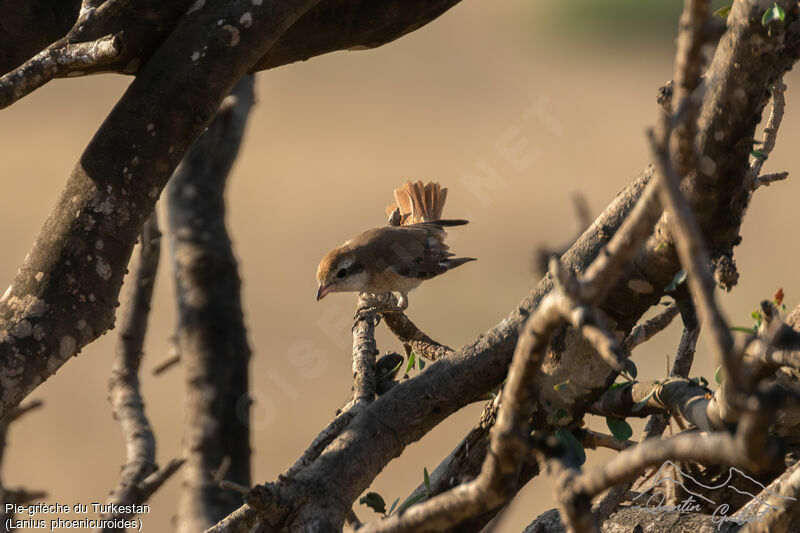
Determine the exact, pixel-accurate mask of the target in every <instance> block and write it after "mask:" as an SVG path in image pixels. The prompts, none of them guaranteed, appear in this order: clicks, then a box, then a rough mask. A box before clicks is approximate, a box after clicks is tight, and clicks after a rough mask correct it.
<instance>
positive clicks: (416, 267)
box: [387, 224, 474, 280]
mask: <svg viewBox="0 0 800 533" xmlns="http://www.w3.org/2000/svg"><path fill="white" fill-rule="evenodd" d="M391 229H392V230H394V231H392V233H391V234H390V235H391V237H392V240H393V242H392V245H391V254H390V258H391V259H390V260H389V265H388V267H387V268H388V269H390V270H392V271H393V272H394V273H395V274H397V275H399V276H403V277H406V278H414V279H419V280H425V279H430V278H432V277H435V276H438V275H439V274H443V273H445V272H447V271H448V270H450V269H451V268H455V267H457V266H459V265H463V264H464V263H466V262H468V261H473V260H474V259H472V258H454V257H453V254H452V253H450V251H449V247H448V246H447V244H445V242H444V237H445V235H446V234H445V232H444V230H443V229H442V228H441V227H440V226H438V225H435V224H416V225H414V226H401V227H398V228H391Z"/></svg>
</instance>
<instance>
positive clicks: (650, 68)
mask: <svg viewBox="0 0 800 533" xmlns="http://www.w3.org/2000/svg"><path fill="white" fill-rule="evenodd" d="M595 4H601V3H598V2H591V1H590V0H584V1H580V0H570V1H567V2H556V1H555V0H549V1H543V2H530V1H528V0H502V1H494V2H478V1H477V0H464V2H463V3H462V4H461V5H458V6H456V7H455V8H453V9H452V10H451V11H450V12H448V13H447V14H445V15H444V16H443V17H441V19H439V20H437V21H435V22H434V23H433V24H431V25H429V26H427V27H425V28H423V29H421V30H420V31H417V32H415V33H414V34H412V35H409V36H406V37H404V38H402V39H400V40H399V41H397V42H395V43H392V44H390V45H388V46H384V47H382V48H379V49H377V50H374V51H363V52H342V53H336V54H331V55H328V56H324V57H320V58H316V59H313V60H311V61H308V62H305V63H301V64H295V65H290V66H286V67H282V68H279V69H277V70H274V71H270V72H266V73H261V74H260V75H259V76H258V78H257V91H258V105H257V107H256V108H255V110H254V112H253V114H252V116H251V121H250V124H249V127H248V134H247V137H246V140H245V144H244V148H243V151H242V153H241V155H240V159H239V161H238V163H237V165H236V167H235V168H234V172H233V176H232V179H231V182H230V187H229V192H228V199H229V205H230V207H229V226H230V230H231V233H232V236H233V240H234V244H235V249H236V253H237V255H238V257H239V259H240V261H241V263H240V268H241V273H242V277H243V280H244V304H245V307H246V309H245V311H246V316H247V324H248V327H249V335H250V341H251V344H252V347H253V352H254V355H253V359H252V367H251V368H252V379H251V381H252V388H253V394H254V398H255V401H256V406H255V409H254V412H253V428H252V429H253V434H252V446H253V450H254V456H253V479H254V481H258V482H264V481H269V480H273V479H274V478H275V477H276V476H277V474H279V473H280V472H282V471H283V470H284V469H285V468H286V467H288V466H289V465H290V464H292V462H293V461H294V460H295V459H296V458H297V456H298V455H299V454H300V453H301V452H302V450H303V449H304V448H305V446H306V445H307V444H308V443H309V442H310V441H311V440H312V439H313V437H314V436H315V435H316V434H317V432H318V431H319V430H320V429H321V428H322V427H324V425H325V424H326V423H327V422H328V421H329V419H330V418H331V417H332V415H333V413H334V411H335V410H336V408H337V407H339V406H340V405H341V404H342V403H343V402H344V401H345V400H346V399H347V397H348V395H349V392H350V386H351V370H350V354H349V351H350V342H351V341H350V339H349V327H350V323H351V317H352V312H353V306H354V303H355V296H354V295H352V294H338V295H333V296H330V297H328V298H326V299H325V300H323V301H322V302H320V303H317V302H315V300H314V292H315V290H316V285H315V280H314V273H315V269H316V266H317V262H318V261H319V259H320V257H321V256H322V255H323V254H324V253H325V252H326V251H327V250H329V249H330V248H332V247H334V246H336V245H338V244H340V243H341V242H343V241H344V240H346V239H348V238H349V237H351V236H352V235H354V234H355V233H357V232H358V231H360V230H363V229H365V228H367V227H371V226H376V225H382V224H384V223H385V215H384V207H385V205H386V204H387V203H389V202H390V201H391V199H392V198H391V194H392V189H393V188H394V187H395V186H397V185H399V184H400V183H402V182H404V181H405V180H407V179H437V180H439V181H440V182H442V184H443V185H445V186H448V187H449V188H450V193H449V196H448V202H449V205H448V206H447V209H446V214H447V215H449V216H452V217H464V218H469V219H470V220H471V224H470V225H469V226H466V227H464V228H455V229H453V231H451V238H452V246H453V250H454V251H455V252H457V253H459V254H462V255H469V256H475V257H478V258H479V259H480V260H479V261H478V262H476V263H472V264H470V265H468V266H465V267H464V268H460V269H458V270H457V271H455V272H453V273H451V274H448V275H447V276H445V277H442V278H440V279H437V280H434V281H432V282H428V283H426V284H425V286H424V287H423V288H422V289H420V290H418V291H417V292H415V293H413V294H412V296H411V308H410V311H409V315H410V317H411V318H412V319H413V320H415V321H416V322H417V323H418V324H419V325H420V326H421V327H422V328H423V329H424V330H425V331H426V332H428V333H429V334H431V335H432V336H433V337H435V338H437V339H439V340H441V341H442V342H445V343H447V344H449V345H451V346H454V347H455V346H460V345H462V344H463V343H465V342H467V341H468V340H470V339H471V338H473V337H474V336H475V335H477V334H479V333H480V332H482V331H484V330H486V329H487V328H489V327H491V326H492V325H493V324H494V323H495V322H497V321H498V320H500V319H501V318H502V317H503V316H505V314H506V313H507V312H508V311H509V310H510V309H511V308H512V307H513V306H514V305H515V304H516V303H517V302H518V301H519V300H520V299H522V298H523V296H524V295H525V294H526V293H527V292H528V291H529V290H530V289H531V287H533V285H534V284H535V282H536V278H535V276H534V275H533V274H532V272H531V271H530V263H531V261H530V260H531V255H532V251H533V250H534V249H535V248H536V247H537V246H540V245H550V246H560V245H561V244H564V243H565V242H566V241H567V240H568V239H570V238H571V237H572V236H573V235H574V234H575V231H576V229H577V221H576V219H575V215H574V211H573V208H572V202H571V199H570V198H571V196H572V194H573V193H575V192H577V191H581V192H582V193H583V194H585V195H586V197H587V199H588V201H589V204H590V206H591V210H592V215H593V216H594V215H596V214H598V213H599V212H600V210H601V209H602V208H604V207H605V205H606V204H607V203H608V202H609V201H610V200H611V199H612V198H613V197H614V195H615V194H616V193H617V192H618V191H619V190H620V189H622V188H623V187H624V186H625V185H626V184H627V183H628V182H630V181H631V180H632V179H633V178H635V177H636V175H637V174H638V173H639V172H640V171H641V170H642V169H643V168H644V167H645V165H646V164H647V163H648V156H647V148H646V144H645V140H644V130H645V128H646V127H647V126H649V125H651V124H654V121H655V119H656V117H657V112H658V110H657V106H656V102H655V95H656V89H657V88H658V87H659V86H660V85H661V84H662V83H663V82H664V81H666V80H667V79H669V77H670V76H671V68H672V67H671V61H672V54H673V48H672V34H673V33H674V29H673V28H674V27H675V21H676V20H677V19H676V14H677V10H678V9H679V4H680V2H677V1H675V0H672V1H670V2H650V3H644V2H638V0H627V1H625V0H615V1H614V2H604V3H602V6H603V8H602V9H599V8H598V6H597V5H595ZM648 4H649V5H648ZM642 6H644V7H642ZM796 78H797V77H796V75H794V74H792V75H791V76H790V78H789V80H788V82H789V91H788V94H787V100H788V108H787V109H788V113H787V115H786V117H785V118H784V124H783V127H782V132H781V135H780V137H779V142H778V147H777V148H776V150H775V152H774V155H773V157H772V158H770V160H769V162H768V163H767V165H766V167H767V168H766V169H765V170H766V171H776V170H784V169H786V170H790V171H795V170H798V165H797V161H796V160H795V159H794V158H793V157H792V155H793V151H792V150H791V147H792V145H794V144H795V143H797V142H798V140H800V113H798V112H797V110H796V108H795V106H794V105H793V104H794V94H795V91H796V88H795V85H796V83H797V81H798V80H797V79H796ZM129 82H130V79H128V78H124V77H119V76H96V77H92V78H87V79H74V80H69V81H59V82H56V83H53V84H51V85H49V86H47V87H45V88H44V89H41V90H39V91H37V92H36V93H34V94H33V95H31V96H29V97H27V98H25V99H24V100H22V101H20V102H19V103H17V104H15V105H14V106H12V107H11V108H9V109H6V110H3V111H2V112H1V113H0V146H2V156H3V157H2V166H0V169H2V171H1V172H2V179H3V185H4V191H5V193H4V194H2V195H0V227H2V228H6V229H5V231H2V232H0V249H2V250H3V255H2V257H1V258H0V280H7V281H10V280H11V278H12V276H13V275H14V274H15V272H16V270H17V268H18V266H19V265H20V263H21V261H22V259H23V257H24V256H25V254H26V252H27V250H28V248H29V246H30V245H31V243H32V242H33V239H34V237H35V235H36V233H37V232H38V231H39V228H40V226H41V224H42V222H43V221H44V218H45V216H46V215H47V213H48V211H49V209H50V207H51V205H52V204H53V202H54V201H55V199H56V197H57V194H58V192H59V190H60V188H61V186H62V184H63V182H64V180H65V178H66V176H67V175H68V173H69V171H70V169H71V168H72V166H73V165H74V163H75V162H76V161H77V160H78V157H79V155H80V153H81V151H82V150H83V148H84V147H85V145H86V144H87V142H88V140H89V139H90V137H91V136H92V134H93V133H94V131H95V130H96V128H97V126H98V125H99V124H100V122H101V121H102V120H103V118H104V116H105V115H106V114H107V112H108V111H109V110H110V108H111V106H112V105H113V104H114V102H115V101H116V99H117V98H118V97H119V95H120V94H121V92H122V91H123V90H124V88H125V87H126V85H127V84H128V83H129ZM509 147H516V149H517V150H518V151H519V152H520V153H522V154H524V157H521V158H519V157H518V158H514V157H508V155H507V152H508V150H509ZM504 153H506V155H505V156H504V155H503V154H504ZM476 176H477V178H476ZM476 183H477V184H478V185H476ZM798 192H800V182H798V181H797V178H796V177H791V176H790V178H789V181H787V182H784V183H779V184H776V185H773V186H772V187H770V188H766V189H764V190H761V191H759V192H758V194H757V195H756V196H755V198H754V200H753V201H752V203H751V206H750V209H749V212H748V213H747V217H746V219H745V225H744V230H743V237H744V240H743V244H742V245H741V246H740V247H739V248H737V250H736V260H737V262H738V266H739V271H740V273H741V278H740V283H739V286H738V287H737V288H736V289H735V290H734V292H733V293H732V294H730V295H726V296H724V297H723V303H724V305H725V310H726V312H727V315H728V317H729V318H730V319H731V322H732V323H733V324H734V325H751V324H752V319H751V318H750V317H749V314H750V311H751V310H752V309H754V308H755V307H756V305H757V303H758V301H759V300H760V299H762V298H765V297H770V296H771V295H772V293H773V292H774V291H775V289H777V288H778V287H779V286H783V287H784V290H785V292H786V295H787V298H786V300H787V305H788V306H789V307H790V308H791V307H794V305H796V304H797V302H798V301H800V280H798V279H797V276H796V275H795V268H794V265H796V264H797V262H798V259H800V257H798V255H800V254H799V253H798V251H797V247H795V246H794V244H795V243H794V242H793V240H789V241H788V242H787V239H792V238H793V234H792V230H791V227H792V225H791V222H790V220H791V219H790V216H791V213H793V212H794V211H793V210H794V209H796V205H797V204H796V201H797V197H798ZM365 205H368V206H371V207H370V208H369V209H363V210H361V211H359V210H357V209H356V206H365ZM166 244H167V243H166V240H165V242H164V245H165V246H166ZM162 258H163V259H162V268H161V271H160V273H159V278H158V280H157V295H156V298H155V305H154V310H153V313H152V316H151V327H150V331H149V335H148V339H147V343H146V355H145V360H144V370H145V371H144V373H143V392H144V395H145V399H146V401H147V412H148V415H149V416H150V419H151V422H152V425H153V427H154V429H155V432H156V437H157V439H158V456H159V461H160V462H161V463H162V464H163V463H165V462H166V461H167V460H169V459H170V458H171V457H174V456H175V455H177V454H179V453H180V449H181V448H180V441H181V426H182V422H183V420H182V384H183V380H182V373H181V370H180V369H178V368H175V369H173V370H171V371H170V372H169V373H168V374H166V375H164V376H161V377H158V378H154V377H152V376H150V373H149V370H150V369H151V368H152V367H153V366H154V365H155V364H156V363H158V362H159V361H161V360H162V359H163V358H164V357H166V354H167V353H168V351H169V342H168V338H169V336H170V335H171V333H172V329H173V327H174V322H175V316H174V315H175V304H174V302H173V299H172V295H173V285H172V279H171V276H172V273H171V271H170V262H169V256H168V254H166V253H165V254H164V255H162ZM123 294H124V293H123ZM381 330H382V328H381ZM678 335H679V328H678V327H677V326H676V325H673V327H671V328H670V329H669V330H668V331H667V332H665V333H664V334H662V335H660V336H659V337H658V338H657V340H655V341H654V342H651V343H650V344H648V345H646V346H645V347H643V348H641V349H639V351H638V352H637V353H636V354H635V361H636V362H637V364H638V365H639V369H640V376H641V377H657V376H661V375H663V374H664V372H665V365H666V363H665V358H666V356H667V355H671V354H672V353H673V352H674V347H675V346H676V345H677V340H678ZM378 341H379V348H380V349H381V350H382V351H385V350H387V349H393V350H399V349H400V347H399V346H398V345H397V343H396V341H393V339H391V338H390V337H388V336H387V335H386V334H385V332H383V331H381V335H380V337H379V339H378ZM115 342H116V338H115V333H114V332H111V333H110V334H108V335H106V336H105V337H103V338H102V339H101V340H100V341H98V342H96V343H94V344H92V345H91V346H89V347H88V348H87V349H85V350H84V351H83V353H82V354H81V355H80V356H79V357H78V358H76V359H74V360H72V361H70V362H69V363H68V364H67V365H65V366H64V367H63V368H62V369H61V370H60V371H59V372H58V374H57V375H56V376H55V377H53V378H51V379H50V380H49V381H48V382H46V383H45V384H44V385H43V386H41V387H39V388H38V389H37V390H36V391H35V392H34V394H33V395H32V397H34V398H42V399H44V400H45V402H46V406H45V408H44V409H43V410H40V411H37V412H36V413H35V414H31V415H29V416H27V417H26V418H25V419H24V420H23V421H21V422H20V423H18V424H15V425H14V426H13V428H12V431H11V434H10V438H9V445H8V448H7V454H6V457H5V462H4V464H3V465H2V471H3V482H4V483H6V484H8V485H10V486H17V485H25V486H26V487H29V488H37V489H45V490H47V491H48V492H49V494H50V496H49V497H48V501H51V502H61V503H67V504H74V503H77V502H80V503H91V502H102V501H104V499H105V497H106V495H107V492H108V490H109V489H110V488H111V487H112V485H113V484H114V483H115V482H116V480H117V476H118V473H119V466H120V464H121V462H122V460H123V457H124V449H123V443H122V438H121V435H120V431H119V428H118V427H117V426H116V424H115V423H114V421H113V420H112V418H111V414H110V410H109V407H108V404H107V401H106V382H107V377H108V375H109V369H110V362H111V353H112V350H113V346H114V343H115ZM715 368H716V364H715V363H714V362H713V361H710V360H709V358H708V356H707V354H706V351H705V349H704V346H703V342H702V340H701V344H700V349H699V352H698V357H697V363H696V364H695V368H694V372H693V375H704V376H705V377H707V378H708V379H709V380H710V381H712V382H713V378H712V376H713V373H714V369H715ZM409 408H411V409H413V406H409ZM480 409H481V405H480V404H476V405H473V406H470V407H467V408H465V409H463V410H462V411H461V412H459V413H457V414H456V415H454V416H452V417H451V418H450V419H448V420H447V421H446V422H445V423H443V424H441V426H439V427H438V428H437V429H436V430H435V431H433V432H432V433H431V434H429V435H428V436H426V437H425V438H424V439H423V440H422V441H420V442H419V443H416V444H414V445H412V446H411V447H409V448H408V449H407V451H406V453H405V454H404V455H403V456H402V457H401V458H399V459H397V460H395V461H394V462H393V463H391V464H390V465H389V466H388V467H387V468H386V469H385V471H384V472H383V473H382V474H381V476H380V477H379V478H378V479H377V480H376V481H375V483H374V485H373V486H372V487H371V490H376V491H378V492H380V493H381V494H382V495H383V496H384V498H385V499H386V500H387V503H391V502H392V501H393V500H394V499H395V498H396V497H401V498H404V497H405V496H407V495H408V494H409V493H410V492H411V491H412V490H413V489H414V487H415V486H416V485H417V484H418V483H419V482H420V481H421V480H422V470H423V467H428V468H429V469H432V468H434V467H435V466H436V465H437V464H438V463H439V461H440V460H441V459H442V458H443V457H444V456H445V455H446V454H447V453H448V452H449V451H450V450H451V449H452V448H453V446H454V445H455V444H456V443H457V442H458V441H459V439H460V438H461V437H462V436H463V435H464V434H465V433H466V432H467V431H468V430H469V428H470V427H471V426H472V424H473V423H474V422H475V421H476V420H477V417H478V414H479V412H480ZM590 424H591V425H592V426H593V427H595V428H600V429H605V428H604V426H605V424H604V422H603V421H602V420H591V421H590ZM635 429H636V430H637V434H638V427H636V428H635ZM603 457H606V456H605V455H603V453H593V452H592V453H590V454H589V463H590V464H597V461H599V460H602V458H603ZM179 484H180V482H179V479H178V478H176V479H173V480H171V481H170V482H169V483H168V484H167V485H166V486H165V487H164V488H163V489H162V490H161V491H160V492H158V493H157V495H156V496H155V497H154V498H153V499H152V501H151V502H150V503H151V507H152V513H151V514H150V515H149V516H145V517H143V519H144V528H145V530H146V531H156V532H160V531H169V530H170V529H171V526H170V520H171V517H172V515H173V513H174V509H175V502H176V497H177V492H178V489H179ZM550 486H551V485H550V480H548V479H547V478H545V477H541V478H537V479H535V480H534V481H533V482H532V483H530V484H529V486H528V487H526V488H525V489H524V490H523V491H522V493H521V494H520V495H519V496H518V498H517V499H516V500H515V501H514V503H513V504H512V506H511V508H510V509H509V511H508V512H507V513H505V514H504V516H503V521H502V523H501V525H500V528H499V530H500V531H518V530H520V529H522V527H524V525H526V524H528V523H529V522H530V521H531V520H532V519H533V518H535V517H536V516H537V515H538V514H539V513H540V512H542V511H544V510H546V509H549V508H550V507H552V504H553V502H552V499H551V495H550V494H551V489H550ZM356 512H357V514H358V515H359V517H360V518H361V519H362V520H373V519H376V518H377V515H375V514H374V513H373V512H372V511H371V510H369V509H367V508H366V507H364V506H359V505H356Z"/></svg>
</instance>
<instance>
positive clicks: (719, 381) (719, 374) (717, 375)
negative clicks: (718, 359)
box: [714, 365, 725, 385]
mask: <svg viewBox="0 0 800 533" xmlns="http://www.w3.org/2000/svg"><path fill="white" fill-rule="evenodd" d="M723 374H724V371H723V370H722V365H720V366H718V367H717V371H716V372H714V381H716V382H717V385H721V384H722V380H723V379H724V377H725V376H724V375H723Z"/></svg>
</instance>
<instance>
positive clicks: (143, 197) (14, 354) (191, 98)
mask: <svg viewBox="0 0 800 533" xmlns="http://www.w3.org/2000/svg"><path fill="white" fill-rule="evenodd" d="M315 3H316V0H295V1H292V2H273V1H269V0H265V1H264V2H263V3H262V4H260V5H259V6H254V5H253V4H252V3H251V2H249V1H245V0H239V1H234V2H226V3H225V4H220V5H207V6H206V9H204V10H201V11H199V12H196V13H194V14H192V16H187V17H186V18H185V19H182V20H181V23H179V24H178V26H177V27H176V28H175V29H174V32H173V33H172V34H171V35H170V37H169V39H168V40H167V41H166V42H165V43H164V45H163V46H162V47H161V48H159V51H158V52H157V53H156V54H155V55H154V56H153V57H152V58H151V60H150V61H148V63H147V65H146V66H145V67H144V68H143V69H142V70H141V71H140V72H139V74H138V76H137V77H136V79H135V80H134V82H133V83H132V84H131V85H130V87H129V88H128V90H127V91H126V92H125V94H124V95H123V97H122V99H121V100H120V102H119V104H118V105H117V106H116V107H115V108H114V110H113V111H112V112H111V114H110V115H109V117H108V118H107V119H106V121H105V122H104V123H103V125H102V126H101V127H100V130H99V131H98V132H97V134H96V135H95V137H94V139H93V140H92V142H91V143H90V144H89V146H88V147H87V149H86V151H85V153H84V154H83V156H82V157H81V160H80V162H79V164H78V165H77V166H76V167H75V170H74V171H73V173H72V175H71V176H70V178H69V180H68V181H67V184H66V187H65V189H64V191H63V192H62V195H61V198H60V200H59V201H58V203H57V205H56V208H55V209H54V210H53V212H52V213H51V214H50V216H49V217H48V219H47V221H46V222H45V225H44V227H43V228H42V231H41V232H40V234H39V237H38V238H37V239H36V242H35V243H34V246H33V249H32V250H31V252H30V254H28V257H27V259H26V260H25V262H24V263H23V265H22V267H21V269H20V272H19V274H18V275H17V277H16V278H15V279H14V281H13V282H12V284H11V286H10V287H9V288H8V290H7V291H6V292H5V294H4V296H3V298H0V319H1V320H2V321H3V322H2V324H3V329H2V330H0V386H1V387H2V390H3V395H2V397H1V398H0V414H2V413H5V412H6V411H7V410H8V409H10V408H12V407H13V406H14V405H16V404H17V403H18V402H19V401H20V400H21V399H22V398H23V397H24V396H25V395H26V394H27V393H28V392H30V391H31V390H33V388H35V387H36V386H37V385H38V384H39V383H41V382H42V381H43V380H45V379H47V378H48V377H49V376H51V375H52V374H53V373H54V372H55V371H56V370H58V368H59V367H60V366H61V365H62V364H64V362H66V361H67V360H69V358H70V357H72V356H74V355H76V354H77V353H78V351H79V350H80V348H81V347H82V346H84V345H85V344H86V343H88V342H91V341H92V340H94V339H96V338H97V337H98V336H99V335H101V334H103V333H104V332H105V331H106V330H108V328H109V327H110V326H111V325H112V323H113V317H114V311H115V308H116V302H117V298H118V296H119V289H120V286H121V284H122V276H123V273H124V271H125V266H126V265H127V263H128V259H129V258H130V254H131V250H132V248H133V244H134V243H135V242H136V237H137V236H138V234H139V230H140V229H141V226H142V224H143V223H144V220H145V219H146V218H147V217H148V216H149V214H150V212H151V211H152V209H153V205H154V203H155V200H156V199H157V198H158V196H159V193H160V191H161V189H162V187H163V186H164V184H165V183H166V181H167V179H168V178H169V176H170V175H171V174H172V171H173V170H174V168H175V167H176V166H177V165H178V163H179V161H180V159H181V158H182V156H183V154H184V153H185V152H186V150H187V149H188V148H189V146H190V145H191V143H192V142H194V140H195V138H196V137H197V136H198V135H199V134H200V133H201V132H202V131H203V129H204V128H205V127H206V125H207V124H208V122H209V121H210V120H211V118H212V117H213V115H214V112H215V111H216V109H217V108H218V107H219V103H220V102H221V101H222V99H223V97H224V96H225V95H226V94H227V93H228V92H229V91H230V89H231V88H232V86H233V84H234V83H235V82H236V80H237V79H238V77H239V76H240V75H243V74H244V72H245V71H247V70H248V69H249V68H250V66H252V64H254V62H255V61H256V59H257V58H258V57H260V56H261V55H263V54H264V53H265V51H266V50H267V49H269V47H270V46H271V45H272V44H274V42H275V41H276V40H277V39H278V37H279V36H280V35H282V34H283V32H284V31H285V30H286V28H287V27H289V26H290V25H291V24H292V23H293V22H294V21H295V20H296V19H297V18H299V17H300V16H301V15H302V13H304V12H305V11H306V10H307V9H308V8H310V7H311V6H312V5H314V4H315ZM245 12H246V13H250V15H251V17H252V20H253V22H252V25H251V26H250V27H249V28H246V29H242V30H241V31H240V33H239V37H238V41H236V42H234V41H232V39H231V35H230V32H229V31H227V30H225V29H223V28H222V27H220V26H218V25H217V21H218V20H220V19H225V18H228V17H236V18H237V20H238V18H241V16H242V15H243V14H244V13H245ZM198 46H200V47H202V46H206V47H207V50H206V54H205V55H204V56H203V57H201V58H197V59H196V60H194V61H193V60H192V59H191V57H192V54H193V52H194V51H196V49H197V47H198Z"/></svg>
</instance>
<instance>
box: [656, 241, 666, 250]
mask: <svg viewBox="0 0 800 533" xmlns="http://www.w3.org/2000/svg"><path fill="white" fill-rule="evenodd" d="M666 247H667V243H665V242H664V241H661V242H660V243H658V246H656V251H658V250H663V249H664V248H666Z"/></svg>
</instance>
